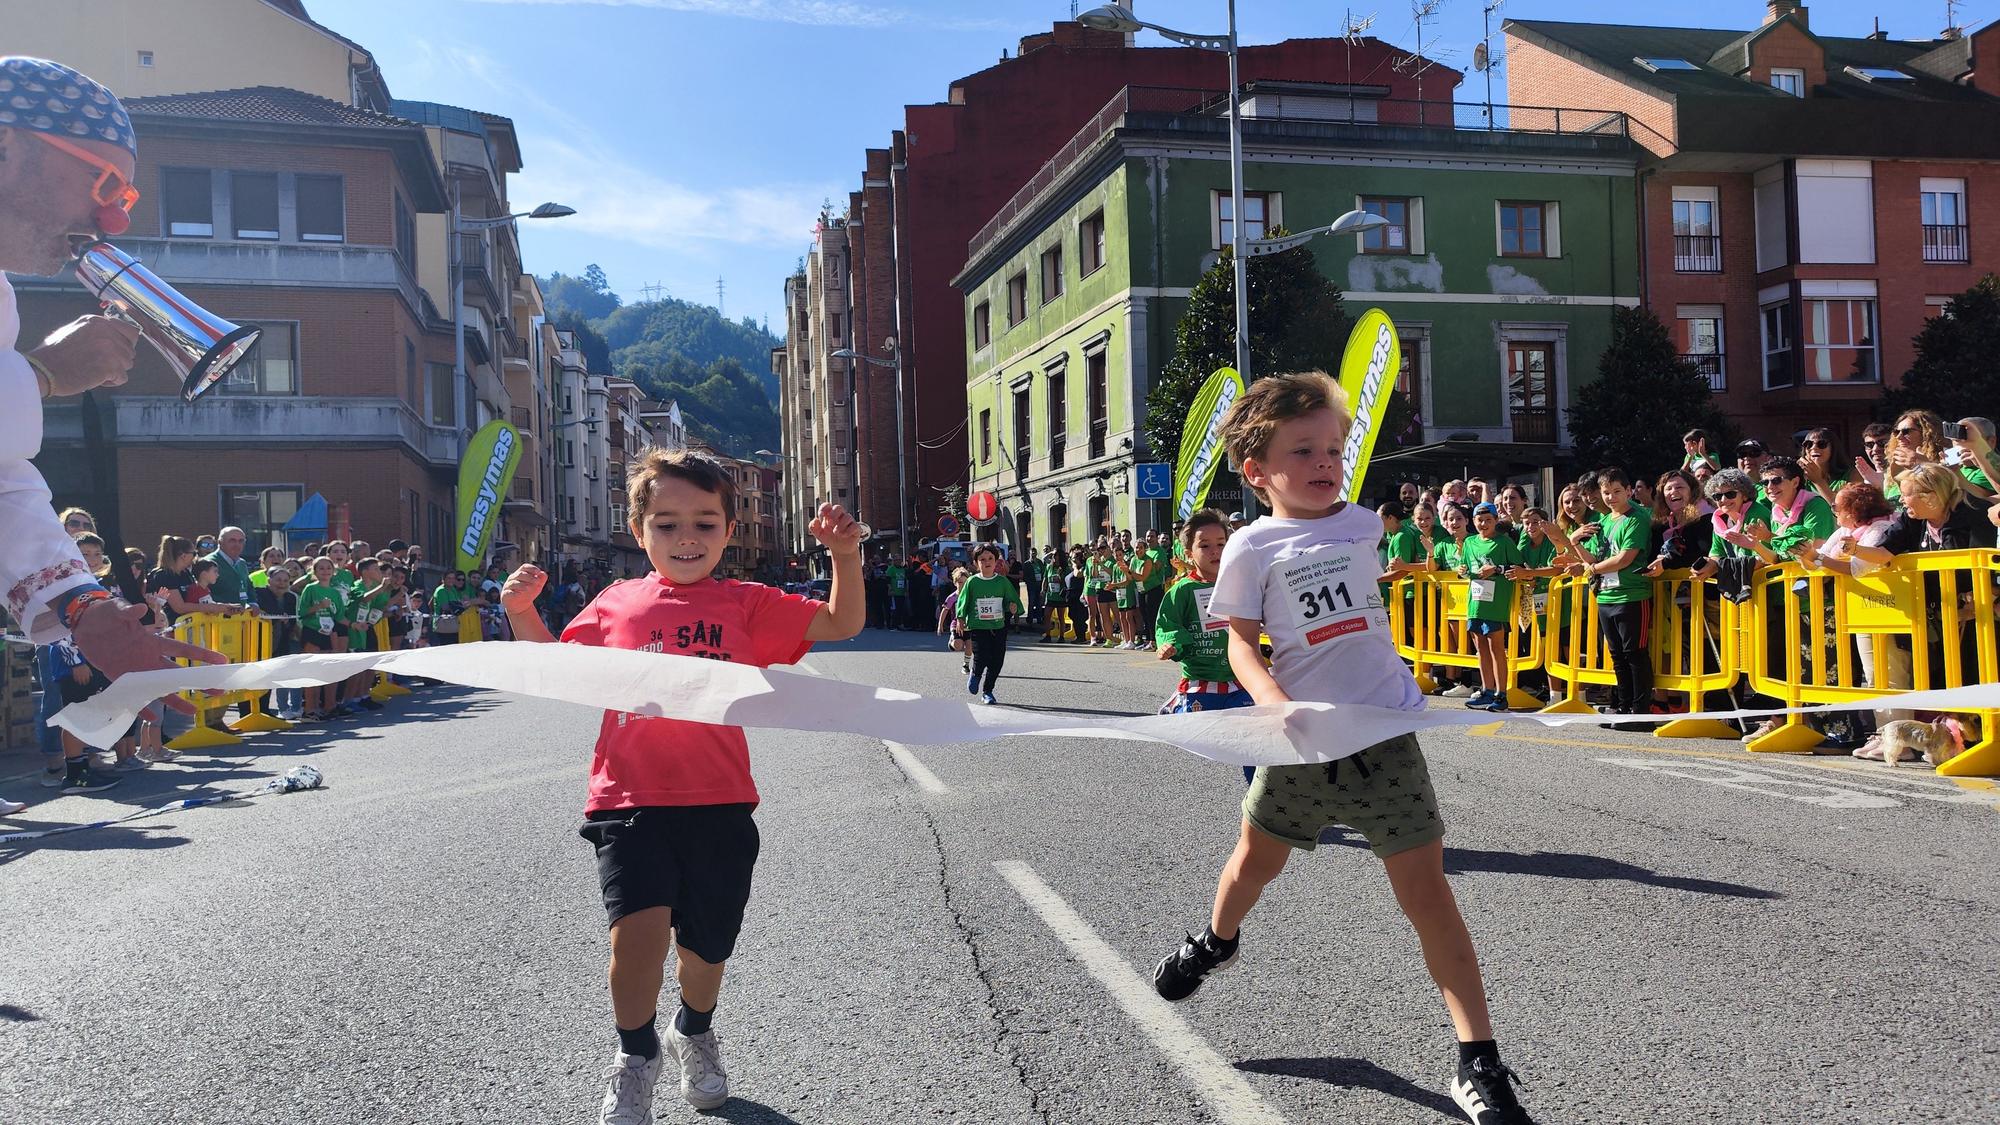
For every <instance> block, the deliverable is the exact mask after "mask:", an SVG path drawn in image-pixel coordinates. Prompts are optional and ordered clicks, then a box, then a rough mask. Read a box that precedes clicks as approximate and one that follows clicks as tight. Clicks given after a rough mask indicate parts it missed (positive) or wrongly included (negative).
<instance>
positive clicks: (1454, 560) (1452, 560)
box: [1431, 539, 1462, 574]
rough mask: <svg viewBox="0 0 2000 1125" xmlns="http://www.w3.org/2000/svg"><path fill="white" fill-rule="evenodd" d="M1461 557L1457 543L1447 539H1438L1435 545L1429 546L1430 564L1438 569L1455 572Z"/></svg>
mask: <svg viewBox="0 0 2000 1125" xmlns="http://www.w3.org/2000/svg"><path fill="white" fill-rule="evenodd" d="M1461 559H1462V556H1461V555H1460V553H1459V546H1458V544H1456V543H1454V542H1452V541H1451V540H1449V539H1440V540H1438V541H1437V545H1436V546H1434V547H1432V548H1431V565H1432V566H1434V567H1436V568H1437V569H1439V570H1448V571H1451V572H1453V573H1454V574H1455V573H1457V572H1458V567H1459V563H1460V561H1461Z"/></svg>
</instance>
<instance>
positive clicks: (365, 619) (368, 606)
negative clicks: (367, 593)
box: [347, 586, 389, 645]
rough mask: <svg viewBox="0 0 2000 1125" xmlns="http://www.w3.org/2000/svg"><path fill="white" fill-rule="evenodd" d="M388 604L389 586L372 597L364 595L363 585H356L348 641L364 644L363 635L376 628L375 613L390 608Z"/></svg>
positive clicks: (353, 643)
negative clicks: (362, 592)
mask: <svg viewBox="0 0 2000 1125" xmlns="http://www.w3.org/2000/svg"><path fill="white" fill-rule="evenodd" d="M388 605H389V588H388V587H387V586H384V587H383V588H382V589H381V590H379V591H377V592H376V594H375V596H374V597H372V598H364V597H362V596H361V587H359V586H356V587H355V588H354V612H353V614H352V615H351V616H352V620H351V621H349V623H348V624H349V628H348V630H347V640H348V643H349V644H350V645H360V644H362V643H363V641H364V636H363V635H364V634H366V633H368V632H370V631H372V630H373V629H374V628H375V614H377V613H379V612H381V611H382V610H384V609H386V608H388Z"/></svg>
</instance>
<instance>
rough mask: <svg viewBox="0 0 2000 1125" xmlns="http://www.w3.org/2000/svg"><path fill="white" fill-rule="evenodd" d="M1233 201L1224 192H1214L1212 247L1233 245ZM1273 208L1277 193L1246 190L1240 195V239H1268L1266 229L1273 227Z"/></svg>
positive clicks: (1234, 236)
mask: <svg viewBox="0 0 2000 1125" xmlns="http://www.w3.org/2000/svg"><path fill="white" fill-rule="evenodd" d="M1235 205H1236V200H1235V199H1234V198H1233V197H1232V196H1231V195H1230V194H1229V193H1228V192H1226V191H1218V192H1216V193H1215V248H1216V249H1217V250H1221V249H1223V248H1224V247H1233V246H1234V245H1236V224H1235V222H1234V221H1233V219H1234V215H1233V211H1234V208H1235ZM1276 207H1277V193H1276V192H1269V191H1246V192H1244V193H1243V239H1244V241H1246V242H1251V241H1255V240H1257V239H1259V238H1268V237H1269V236H1270V230H1271V228H1272V227H1273V226H1275V225H1277V224H1276V221H1275V219H1274V218H1273V215H1272V213H1273V212H1274V211H1275V210H1276Z"/></svg>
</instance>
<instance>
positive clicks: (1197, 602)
mask: <svg viewBox="0 0 2000 1125" xmlns="http://www.w3.org/2000/svg"><path fill="white" fill-rule="evenodd" d="M1214 597H1215V587H1213V586H1209V587H1205V588H1203V589H1200V590H1196V591H1195V592H1194V607H1195V610H1196V611H1197V612H1199V613H1200V614H1201V630H1202V632H1204V633H1213V632H1215V631H1216V630H1218V629H1227V628H1229V619H1228V618H1227V617H1217V616H1215V615H1214V614H1211V613H1209V612H1208V603H1209V602H1210V600H1212V599H1213V598H1214Z"/></svg>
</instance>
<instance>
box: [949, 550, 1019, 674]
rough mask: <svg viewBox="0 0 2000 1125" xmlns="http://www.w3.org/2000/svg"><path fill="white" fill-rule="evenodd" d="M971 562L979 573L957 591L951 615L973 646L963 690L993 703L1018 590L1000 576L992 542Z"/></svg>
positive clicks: (974, 553) (995, 551)
mask: <svg viewBox="0 0 2000 1125" xmlns="http://www.w3.org/2000/svg"><path fill="white" fill-rule="evenodd" d="M972 561H973V564H974V565H975V566H977V567H978V568H979V573H978V574H975V575H973V576H972V577H970V578H968V579H966V580H965V585H963V586H960V587H959V588H958V605H957V608H956V609H954V610H953V611H952V615H953V616H954V617H957V618H958V620H959V623H960V625H961V626H962V627H963V628H964V629H965V633H966V643H967V644H969V645H971V646H972V652H971V654H970V655H971V657H972V666H971V668H970V669H969V670H968V674H967V675H966V677H965V690H966V691H967V692H968V693H969V694H972V695H977V696H978V697H979V702H981V703H992V702H994V699H993V685H994V683H995V682H996V681H998V680H999V679H1000V669H1001V667H1002V666H1004V665H1005V664H1006V663H1007V623H1008V622H1009V621H1010V620H1012V619H1013V617H1014V616H1015V615H1018V614H1020V613H1021V612H1023V610H1022V607H1021V588H1020V587H1019V586H1016V585H1014V583H1013V581H1012V580H1011V579H1009V578H1008V577H1007V576H1006V575H1003V574H1001V573H1000V549H999V548H998V547H995V546H993V545H992V544H991V543H982V544H980V545H979V549H978V550H976V551H974V552H973V553H972ZM1010 610H1011V611H1012V612H1011V613H1010V612H1009V611H1010Z"/></svg>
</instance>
